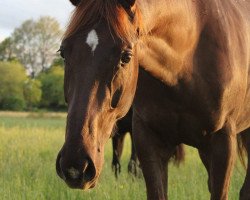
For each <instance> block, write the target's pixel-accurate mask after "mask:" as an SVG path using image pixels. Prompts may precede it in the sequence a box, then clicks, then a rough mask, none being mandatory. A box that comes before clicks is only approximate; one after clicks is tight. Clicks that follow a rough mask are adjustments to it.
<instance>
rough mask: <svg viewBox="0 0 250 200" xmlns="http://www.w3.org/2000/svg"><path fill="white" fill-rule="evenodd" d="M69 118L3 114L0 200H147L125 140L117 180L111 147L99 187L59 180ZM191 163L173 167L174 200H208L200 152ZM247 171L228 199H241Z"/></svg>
mask: <svg viewBox="0 0 250 200" xmlns="http://www.w3.org/2000/svg"><path fill="white" fill-rule="evenodd" d="M64 127H65V114H45V113H41V114H29V113H20V114H18V113H6V112H5V113H0V142H1V144H0V199H1V200H19V199H22V200H43V199H48V200H66V199H67V200H74V199H75V200H76V199H77V200H78V199H85V200H92V199H93V200H109V199H112V200H129V199H131V200H132V199H133V200H140V199H146V192H145V191H146V189H145V184H144V181H143V178H139V179H138V178H133V177H132V176H131V175H129V174H128V173H127V163H128V160H129V156H130V141H129V137H127V138H126V144H125V149H124V152H123V156H122V173H121V174H120V176H119V179H118V180H116V179H115V177H114V174H113V172H112V170H111V159H112V148H111V142H109V143H108V144H107V146H106V150H105V164H104V167H103V172H102V175H101V178H100V181H99V184H98V185H97V186H96V188H94V189H92V190H90V191H85V192H83V191H79V190H72V189H69V188H68V187H67V186H66V184H65V183H64V182H63V181H62V180H60V179H59V177H58V176H57V175H56V170H55V160H56V156H57V153H58V151H59V149H60V148H61V146H62V144H63V141H64ZM186 150H187V153H186V161H185V163H184V164H182V165H181V166H180V168H176V167H174V166H172V165H171V166H170V168H169V199H170V200H180V199H181V200H182V199H184V200H207V199H209V193H208V190H207V184H206V183H207V174H206V171H205V168H204V167H203V165H202V163H201V161H200V160H199V158H198V155H197V151H196V150H195V149H193V148H190V147H187V148H186ZM244 176H245V171H244V169H243V167H242V166H241V165H240V163H239V162H237V165H236V167H235V170H234V176H233V179H232V183H231V188H230V196H229V199H230V200H231V199H232V200H236V199H238V193H239V190H240V187H241V185H242V183H243V178H244Z"/></svg>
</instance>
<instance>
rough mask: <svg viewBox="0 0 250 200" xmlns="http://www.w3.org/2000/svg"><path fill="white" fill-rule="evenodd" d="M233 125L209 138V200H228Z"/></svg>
mask: <svg viewBox="0 0 250 200" xmlns="http://www.w3.org/2000/svg"><path fill="white" fill-rule="evenodd" d="M235 132H236V131H235V126H234V124H233V123H226V124H225V126H224V127H223V128H222V129H221V130H219V131H217V132H215V133H214V134H213V135H212V138H211V168H210V183H211V199H212V200H226V199H228V189H229V184H230V177H231V174H232V171H233V166H234V162H235V155H236V141H237V140H236V133H235Z"/></svg>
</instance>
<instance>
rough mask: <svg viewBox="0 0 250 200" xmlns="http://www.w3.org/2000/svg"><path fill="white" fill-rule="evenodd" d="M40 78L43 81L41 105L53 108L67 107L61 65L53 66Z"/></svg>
mask: <svg viewBox="0 0 250 200" xmlns="http://www.w3.org/2000/svg"><path fill="white" fill-rule="evenodd" d="M39 79H40V80H41V83H42V100H41V105H42V106H45V107H50V108H51V109H58V108H62V107H65V100H64V91H63V82H64V70H63V68H62V67H60V66H55V67H52V68H51V69H50V70H49V71H47V72H46V73H43V74H42V75H41V76H40V78H39Z"/></svg>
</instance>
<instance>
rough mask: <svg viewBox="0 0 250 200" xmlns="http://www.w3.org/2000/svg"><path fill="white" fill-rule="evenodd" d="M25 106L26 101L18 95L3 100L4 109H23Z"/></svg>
mask: <svg viewBox="0 0 250 200" xmlns="http://www.w3.org/2000/svg"><path fill="white" fill-rule="evenodd" d="M24 108H25V101H24V99H23V98H20V97H18V96H8V97H6V98H4V100H3V102H2V109H3V110H13V111H22V110H23V109H24Z"/></svg>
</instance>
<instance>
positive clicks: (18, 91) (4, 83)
mask: <svg viewBox="0 0 250 200" xmlns="http://www.w3.org/2000/svg"><path fill="white" fill-rule="evenodd" d="M25 80H26V74H25V70H24V67H22V66H21V65H20V64H19V63H18V62H0V86H1V87H0V108H1V109H5V110H23V109H24V108H25V100H24V96H23V85H24V82H25Z"/></svg>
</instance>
